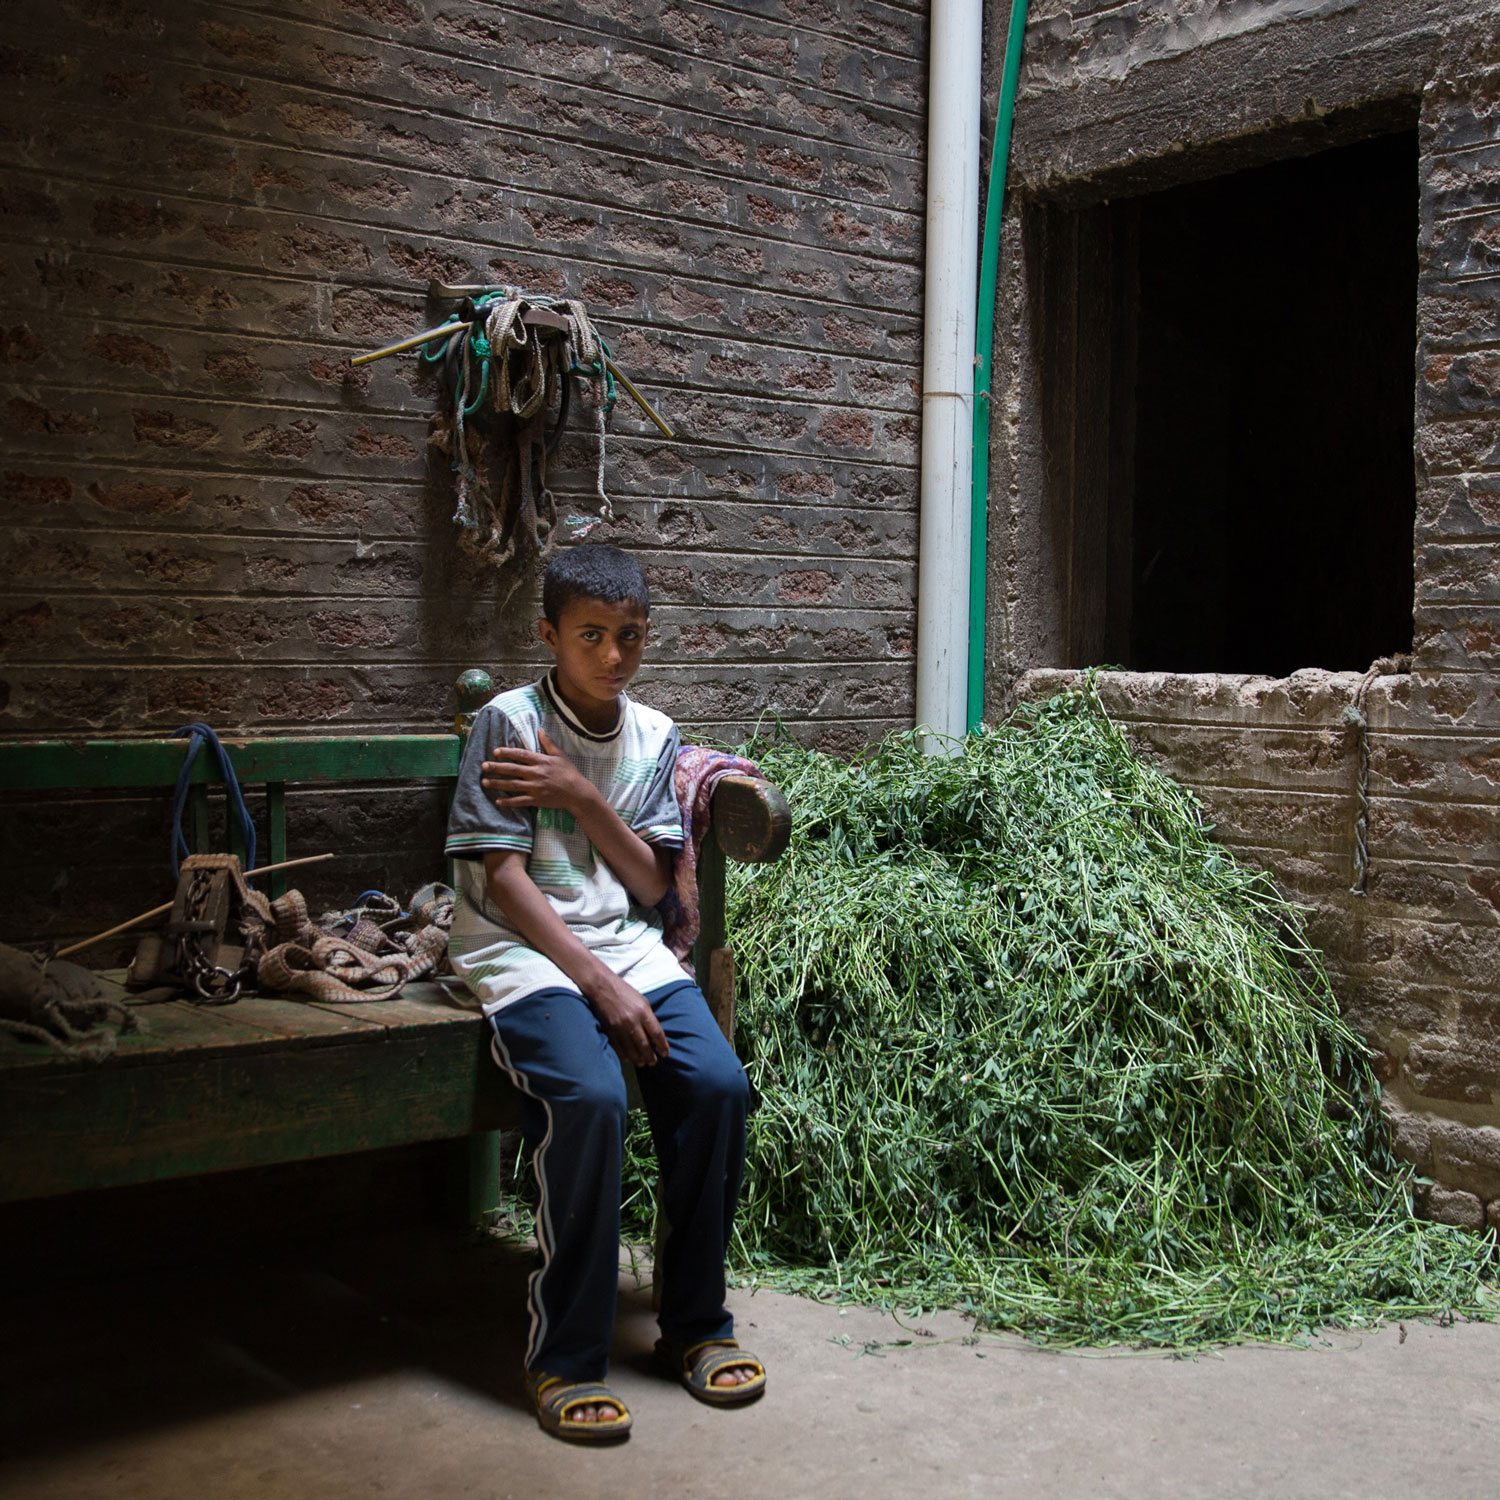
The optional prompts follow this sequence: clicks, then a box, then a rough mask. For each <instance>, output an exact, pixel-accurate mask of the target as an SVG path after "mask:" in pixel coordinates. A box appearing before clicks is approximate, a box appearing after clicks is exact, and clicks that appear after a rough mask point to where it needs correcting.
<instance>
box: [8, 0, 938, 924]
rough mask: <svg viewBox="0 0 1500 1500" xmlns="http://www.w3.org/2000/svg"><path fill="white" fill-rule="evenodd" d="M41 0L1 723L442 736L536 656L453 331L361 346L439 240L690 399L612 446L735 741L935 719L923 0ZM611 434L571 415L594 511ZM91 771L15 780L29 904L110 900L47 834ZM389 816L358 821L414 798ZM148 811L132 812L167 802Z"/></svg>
mask: <svg viewBox="0 0 1500 1500" xmlns="http://www.w3.org/2000/svg"><path fill="white" fill-rule="evenodd" d="M6 23H7V24H6V27H5V38H4V42H3V44H0V75H3V80H4V90H3V96H0V121H3V124H0V131H3V141H4V153H3V159H4V163H5V165H4V168H3V170H0V215H3V221H0V267H3V273H4V281H3V287H0V297H3V299H4V303H5V306H4V310H3V312H0V328H3V331H4V340H3V351H0V352H3V357H4V366H3V379H4V382H5V387H6V389H5V392H4V395H3V397H0V402H3V405H4V409H5V410H4V432H5V437H4V444H5V452H4V455H3V466H0V474H3V479H0V484H3V495H4V506H5V523H6V524H5V529H4V531H3V533H0V559H3V561H0V567H3V570H4V577H5V593H6V597H5V599H4V600H3V603H0V651H3V653H4V670H3V673H0V733H3V734H4V735H6V736H8V737H12V738H29V737H34V736H43V735H45V736H54V735H76V734H84V733H90V734H99V733H105V734H110V735H118V734H140V733H150V732H156V733H161V732H163V731H168V730H170V729H172V728H173V727H175V726H176V725H177V724H180V723H182V722H183V721H184V720H187V719H194V718H204V719H207V720H208V721H210V722H211V723H213V724H214V725H215V726H216V727H217V728H219V729H221V730H227V731H244V732H256V733H266V732H281V731H291V732H297V731H307V732H313V731H323V732H340V733H343V732H353V731H356V730H359V729H368V730H397V729H403V728H405V729H430V728H432V727H434V726H435V725H437V724H438V723H440V722H443V721H445V720H446V718H447V716H448V714H449V713H450V712H451V699H450V690H451V683H452V680H453V678H454V676H455V675H456V673H457V672H458V671H459V670H461V669H463V668H465V667H470V666H476V665H479V666H484V667H487V668H489V669H490V670H491V671H492V672H493V673H494V674H495V676H496V678H497V680H498V681H499V682H501V683H502V684H505V685H509V684H513V683H515V682H518V681H521V680H524V679H526V678H528V677H529V676H531V675H533V674H534V672H535V670H536V668H537V664H538V661H539V659H540V658H539V656H538V654H537V650H536V648H535V647H534V645H533V644H532V641H531V634H532V628H531V620H532V619H533V618H534V615H535V612H536V611H535V606H534V596H533V597H530V598H528V597H526V595H525V593H524V591H523V594H522V596H520V597H518V598H517V600H516V601H515V602H514V603H513V605H512V607H510V608H508V609H506V610H504V611H502V610H500V609H499V608H498V607H497V594H496V590H495V588H494V586H493V583H492V580H490V579H489V578H487V577H486V576H485V575H484V574H482V573H481V572H478V571H476V570H475V568H474V567H472V566H471V565H469V564H468V563H467V562H466V561H465V560H464V558H463V557H462V556H461V555H460V554H459V552H458V551H457V549H456V548H455V545H454V534H453V526H452V523H451V521H450V515H451V511H452V504H453V502H452V497H451V493H450V491H449V487H448V484H447V481H446V476H445V475H444V473H443V472H442V469H441V465H439V464H435V463H434V462H433V461H432V460H431V459H430V458H429V455H428V451H427V448H426V432H427V414H428V412H429V411H430V409H431V407H432V404H433V397H432V394H431V392H430V391H429V390H428V389H427V388H425V387H424V386H423V385H422V384H421V383H420V382H419V380H418V377H417V374H416V367H415V364H414V361H413V360H412V359H410V358H406V359H392V360H388V361H384V362H381V363H379V364H377V365H375V366H372V367H369V368H367V369H364V370H360V371H351V370H350V369H349V368H348V366H347V359H348V356H349V355H350V354H351V353H354V352H356V351H358V350H360V349H364V348H368V347H371V346H373V345H375V344H378V343H381V342H385V341H388V340H391V339H393V338H396V337H399V336H402V335H406V334H408V333H410V332H413V331H415V330H416V329H418V328H421V327H424V326H430V325H431V322H432V321H433V320H434V317H435V315H436V313H437V312H438V311H439V309H436V308H431V307H429V306H428V305H427V303H426V301H425V297H424V291H423V289H424V288H425V284H426V282H427V280H428V278H430V277H439V278H443V279H447V280H466V279H480V280H489V279H502V280H508V281H515V282H519V283H522V284H524V285H526V286H527V287H530V288H534V289H538V290H542V291H549V292H554V293H568V294H573V295H581V296H582V297H583V298H584V299H585V300H586V301H587V303H588V304H589V306H590V307H591V309H592V310H593V311H594V312H595V314H596V315H597V317H598V319H599V321H600V323H601V326H602V327H603V329H604V331H605V333H606V336H607V337H608V338H609V339H610V340H611V343H612V346H613V348H614V350H615V352H616V356H617V358H618V359H619V361H620V363H621V364H622V365H623V367H624V368H625V369H626V370H627V371H628V372H629V373H630V374H631V375H632V376H633V378H634V379H635V380H636V381H637V383H639V384H640V385H641V386H642V387H643V388H644V389H645V390H646V391H647V393H648V394H649V395H650V397H651V398H652V400H653V401H654V402H656V403H657V404H658V405H659V407H660V409H661V411H662V412H663V413H664V415H665V416H666V417H667V419H668V420H669V421H670V422H671V423H672V424H673V426H674V427H676V429H677V431H678V434H679V438H678V440H677V441H675V442H668V441H666V440H664V439H662V438H661V437H660V436H659V435H658V434H656V432H655V430H654V429H653V428H651V427H650V426H649V425H648V424H647V423H646V422H645V420H644V419H643V418H642V417H641V415H640V413H639V412H638V411H637V410H635V409H634V408H633V407H631V406H630V404H629V403H628V402H625V401H622V403H621V405H620V407H619V409H618V410H617V412H616V417H615V422H614V429H613V433H612V436H611V438H610V443H609V466H608V473H607V485H608V488H609V490H610V493H611V494H612V496H613V498H614V503H615V511H616V516H617V520H616V522H615V524H614V525H613V527H612V528H611V530H610V533H609V535H610V536H611V537H612V538H613V539H615V540H618V541H619V542H621V543H622V544H623V545H625V546H628V547H631V548H633V549H637V550H639V551H640V552H641V553H642V555H643V558H644V560H645V562H646V563H647V566H648V570H649V574H650V577H651V580H652V584H653V589H654V592H655V598H656V603H657V608H656V610H655V613H654V622H655V626H656V630H657V636H656V641H655V646H654V649H653V651H652V653H651V657H652V660H651V664H650V667H649V670H648V672H647V673H645V674H643V677H642V679H641V689H640V691H641V696H642V697H644V698H645V699H646V700H647V701H650V702H653V703H656V704H658V705H659V706H660V707H662V708H664V709H666V710H667V711H669V712H671V713H673V714H674V715H676V716H678V717H679V718H680V719H681V720H683V721H684V722H685V723H687V724H689V725H691V726H697V727H699V728H702V729H706V730H707V731H708V732H711V733H713V734H716V735H720V736H727V737H733V736H736V735H738V734H740V733H742V732H743V731H744V730H745V729H747V728H748V727H750V726H752V725H753V724H754V723H756V722H757V720H759V719H760V718H761V717H762V716H763V715H768V714H773V713H774V714H776V715H779V716H780V718H781V719H782V720H783V722H785V723H786V724H787V725H788V727H789V728H791V729H792V731H793V732H794V733H796V734H797V735H798V736H800V737H802V738H804V739H807V740H810V741H817V742H819V743H823V744H827V745H831V746H838V747H847V746H850V745H853V744H856V743H859V742H862V741H864V740H866V739H868V738H869V737H871V736H873V735H876V734H879V733H880V732H882V731H883V730H884V729H886V728H888V727H890V726H892V725H895V724H904V723H907V722H909V718H910V714H911V705H912V692H913V670H912V666H911V655H912V640H913V629H914V624H913V596H914V591H915V571H914V550H915V535H916V527H915V504H916V467H915V466H916V444H917V414H918V400H917V390H916V384H917V379H918V371H919V365H918V360H919V334H920V328H919V317H920V282H921V265H920V253H921V225H922V188H923V182H922V159H921V143H922V137H923V134H924V131H925V123H924V112H925V101H924V94H925V7H924V6H922V5H920V4H918V3H916V0H913V3H911V4H899V3H876V0H865V3H860V4H857V5H845V6H835V5H832V4H829V3H826V0H776V3H769V4H765V5H758V6H755V7H750V8H745V7H739V6H736V5H733V4H728V3H708V0H701V3H669V4H666V5H658V4H656V3H654V0H611V3H610V4H604V3H602V0H568V3H565V4H541V3H531V4H527V3H514V4H482V3H462V0H306V3H296V0H254V3H240V4H215V3H210V0H175V3H167V4H158V5H151V6H146V5H143V4H139V5H138V4H131V3H129V0H122V3H114V0H49V3H46V4H42V3H38V0H12V3H11V4H10V5H9V6H8V7H7V9H6ZM592 464H593V447H592V442H591V439H589V438H588V436H587V435H586V434H584V433H583V432H580V434H579V436H578V437H577V438H576V439H570V440H568V441H566V442H565V444H564V446H563V448H562V450H560V454H559V465H558V469H557V470H555V471H554V476H553V477H554V486H555V488H556V489H557V491H558V493H559V496H560V498H561V501H562V503H561V505H560V509H561V510H563V511H564V512H567V511H569V510H575V509H578V510H581V509H584V508H585V503H586V501H587V498H588V494H589V491H590V489H591V486H592ZM599 536H600V533H598V532H596V533H595V537H596V539H597V538H598V537H599ZM358 800H359V801H360V803H361V804H362V805H363V804H367V803H368V800H369V799H366V798H360V799H358ZM325 801H326V799H325ZM70 806H71V807H72V809H73V810H72V811H71V812H69V811H67V810H66V809H64V808H62V807H61V806H59V805H54V804H51V803H48V804H46V805H44V806H43V807H42V808H41V809H40V811H38V810H36V809H35V808H33V809H32V811H31V812H29V813H28V812H27V811H26V810H25V809H24V808H16V807H12V808H11V812H12V814H13V819H12V826H13V828H14V829H16V830H19V832H18V835H17V837H16V839H15V841H14V842H12V843H11V845H10V847H9V848H8V849H7V850H6V851H5V852H4V853H3V855H0V858H3V860H4V862H5V865H6V867H7V877H6V878H7V883H8V884H10V883H15V884H16V885H17V886H19V887H21V888H23V889H24V890H25V892H26V893H27V894H26V896H25V898H24V901H23V906H24V920H21V919H15V918H13V919H12V920H19V926H17V927H11V928H10V930H9V932H8V933H7V935H11V936H14V935H17V934H18V933H24V934H25V935H27V936H35V935H43V934H50V933H57V932H61V931H66V930H70V929H72V930H76V927H77V924H78V923H79V922H83V921H86V920H87V918H86V917H85V915H84V909H85V908H87V907H89V906H91V905H94V904H97V903H96V902H95V899H94V897H92V896H90V897H87V898H85V897H84V896H83V895H82V894H80V890H81V888H80V884H79V882H80V881H84V882H85V883H87V878H88V877H87V876H86V875H85V874H84V872H81V871H79V870H78V869H76V868H75V869H73V870H71V872H68V873H65V872H64V867H63V866H61V865H58V864H57V862H56V861H53V862H52V863H51V864H49V866H48V868H47V870H46V871H37V870H36V868H35V865H34V860H35V853H34V851H35V849H36V848H37V847H38V840H39V839H40V840H41V842H42V844H43V845H46V844H48V843H50V842H51V839H50V837H49V836H48V830H49V829H51V828H52V827H53V826H54V824H55V825H56V827H57V828H58V829H59V831H60V834H59V836H60V835H61V833H62V832H67V833H68V834H69V835H70V836H71V834H72V833H73V831H75V830H76V827H77V826H78V825H79V824H80V823H82V824H83V825H88V824H89V822H90V820H91V819H94V818H97V817H99V816H103V814H101V813H100V811H99V809H98V808H96V807H94V805H93V804H92V803H83V804H79V803H73V804H70ZM399 806H400V805H399V804H398V808H399ZM112 816H113V815H112ZM121 816H125V815H124V814H122V815H121ZM355 816H356V815H355V813H354V812H353V811H352V809H351V810H350V811H349V812H348V813H347V816H344V815H341V816H337V817H333V818H332V821H331V823H330V822H328V821H327V820H326V819H325V826H323V827H322V828H321V829H320V836H327V837H330V838H336V839H337V838H341V837H342V835H343V834H344V833H345V832H347V833H348V834H349V835H350V836H351V837H353V836H354V835H355V834H358V833H360V832H361V831H363V832H365V833H367V834H370V835H372V836H373V835H375V834H376V833H377V832H379V830H378V829H376V828H373V827H372V828H367V829H364V830H360V829H359V828H356V827H354V826H353V824H352V822H351V821H350V820H351V819H354V818H355ZM359 816H360V817H364V816H366V813H365V812H361V813H360V814H359ZM413 819H416V821H417V822H420V823H421V824H422V832H421V833H420V835H419V836H418V835H414V834H413V833H412V832H410V831H409V830H410V829H411V828H412V827H414V826H415V825H414V824H413V822H412V820H413ZM434 819H435V814H433V813H432V811H431V809H430V808H428V809H427V810H426V811H425V812H424V811H421V810H420V809H413V808H410V807H407V808H405V810H404V811H397V812H395V813H393V814H392V815H391V818H390V819H389V820H388V822H387V825H386V826H385V829H384V832H383V833H380V835H379V836H380V839H381V841H382V842H381V844H380V847H381V848H382V849H385V848H387V847H400V848H408V849H410V851H411V853H412V860H407V861H405V864H403V861H402V860H401V859H396V860H395V861H394V866H389V864H388V865H387V866H381V865H379V864H378V863H377V865H376V866H375V867H373V868H374V869H375V871H376V873H379V872H380V871H381V870H384V873H385V874H386V875H387V876H388V878H390V879H391V880H397V879H399V878H401V877H400V873H399V868H397V867H400V868H405V867H406V866H407V865H411V864H412V863H413V861H416V860H419V859H420V858H421V857H422V851H423V850H424V849H425V848H428V847H430V840H431V838H432V837H433V836H434V832H433V826H432V825H433V824H434ZM59 820H60V821H59ZM111 826H112V827H115V828H117V830H118V835H119V840H120V841H121V843H122V844H123V845H128V846H130V847H134V846H135V844H136V843H138V842H139V840H140V838H141V837H143V836H144V834H145V831H146V830H147V829H148V828H149V829H157V828H159V827H160V810H159V809H157V808H155V807H154V805H153V806H152V807H149V808H148V807H141V808H137V809H136V810H135V811H134V812H131V813H130V814H129V815H128V817H126V821H125V822H124V823H119V824H114V825H111ZM398 830H407V831H404V832H400V831H398ZM157 836H158V835H157V834H154V833H153V835H152V837H157ZM161 836H162V837H164V835H161ZM392 839H394V840H395V843H394V844H391V843H390V840H392ZM296 842H298V843H301V844H302V845H303V846H304V847H305V846H306V841H305V840H303V839H298V840H296ZM294 852H295V851H294ZM122 857H123V856H122ZM360 868H372V867H368V866H365V867H360ZM346 873H347V876H348V879H350V880H361V879H362V877H361V875H360V874H359V873H358V870H357V869H355V868H350V869H349V870H348V871H347V872H346ZM111 878H114V877H111ZM59 882H63V884H62V885H59ZM38 890H40V891H41V892H44V893H45V892H51V894H50V895H46V896H45V899H44V898H43V896H39V895H38V894H37V892H38ZM59 892H61V894H59ZM98 899H99V900H100V901H103V900H105V896H104V894H103V893H102V892H101V893H100V894H99V898H98ZM12 909H14V908H12Z"/></svg>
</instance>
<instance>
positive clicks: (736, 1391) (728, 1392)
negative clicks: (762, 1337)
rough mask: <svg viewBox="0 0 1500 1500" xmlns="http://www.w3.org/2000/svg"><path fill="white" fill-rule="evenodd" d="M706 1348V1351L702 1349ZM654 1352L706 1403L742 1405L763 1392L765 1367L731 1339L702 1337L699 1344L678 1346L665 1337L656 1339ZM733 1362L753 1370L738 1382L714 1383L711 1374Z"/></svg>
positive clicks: (721, 1370)
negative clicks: (728, 1383)
mask: <svg viewBox="0 0 1500 1500" xmlns="http://www.w3.org/2000/svg"><path fill="white" fill-rule="evenodd" d="M705 1351H707V1352H705ZM656 1355H657V1358H658V1359H660V1360H661V1361H662V1362H663V1363H664V1364H665V1365H666V1366H667V1367H668V1368H669V1369H670V1370H671V1371H672V1373H673V1374H674V1375H676V1376H677V1378H678V1379H679V1380H680V1381H681V1382H682V1385H683V1389H684V1390H686V1391H687V1392H688V1394H689V1395H692V1396H696V1397H697V1398H698V1399H699V1400H700V1401H702V1402H703V1403H705V1405H708V1406H743V1405H744V1404H745V1403H746V1402H747V1401H754V1400H756V1399H757V1398H758V1397H760V1396H763V1395H764V1394H765V1390H766V1367H765V1366H764V1365H763V1364H762V1363H761V1362H760V1360H759V1359H757V1358H756V1357H755V1355H753V1354H750V1353H748V1352H746V1351H745V1350H743V1349H741V1348H740V1346H739V1344H738V1343H737V1342H736V1341H735V1340H734V1339H704V1341H703V1342H702V1343H701V1344H693V1345H691V1346H690V1347H689V1348H686V1349H679V1348H678V1347H677V1345H676V1344H674V1343H672V1342H671V1340H669V1339H658V1340H657V1341H656ZM736 1366H738V1367H739V1368H740V1369H744V1368H745V1367H746V1366H749V1367H751V1368H752V1369H754V1371H755V1375H754V1377H753V1378H752V1379H750V1380H744V1381H741V1382H740V1383H739V1384H738V1385H715V1384H714V1383H713V1381H714V1376H715V1375H720V1374H722V1373H723V1372H724V1371H725V1370H732V1369H734V1368H735V1367H736Z"/></svg>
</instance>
